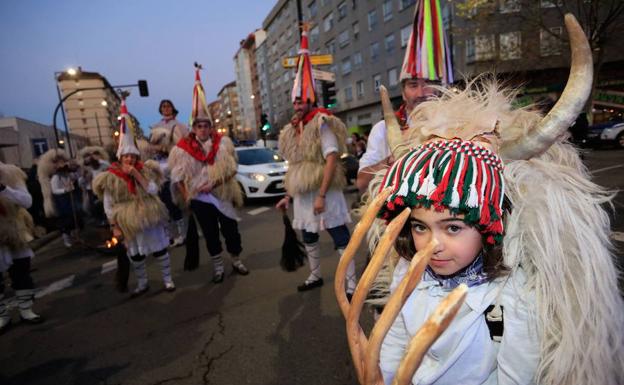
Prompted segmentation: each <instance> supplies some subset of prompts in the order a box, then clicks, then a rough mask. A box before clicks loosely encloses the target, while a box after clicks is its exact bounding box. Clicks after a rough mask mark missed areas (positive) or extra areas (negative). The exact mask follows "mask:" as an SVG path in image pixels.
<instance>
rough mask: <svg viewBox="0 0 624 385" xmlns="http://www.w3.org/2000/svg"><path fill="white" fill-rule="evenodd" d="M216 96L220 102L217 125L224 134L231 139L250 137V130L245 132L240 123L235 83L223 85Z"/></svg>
mask: <svg viewBox="0 0 624 385" xmlns="http://www.w3.org/2000/svg"><path fill="white" fill-rule="evenodd" d="M217 95H218V97H219V101H220V102H221V114H220V116H219V117H218V119H219V124H220V125H221V126H222V127H223V128H225V130H226V134H227V135H228V136H230V137H231V138H234V139H238V140H243V139H246V138H247V135H251V129H249V130H248V131H245V130H244V128H243V124H242V122H241V113H240V109H239V102H238V93H237V92H236V81H233V82H230V83H228V84H226V85H224V86H223V88H221V90H220V91H219V93H218V94H217Z"/></svg>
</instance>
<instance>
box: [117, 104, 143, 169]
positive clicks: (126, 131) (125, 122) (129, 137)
mask: <svg viewBox="0 0 624 385" xmlns="http://www.w3.org/2000/svg"><path fill="white" fill-rule="evenodd" d="M119 116H120V120H119V147H118V148H117V158H120V157H121V156H122V155H128V154H134V155H136V156H139V157H140V156H141V152H140V151H139V149H138V147H137V144H136V137H135V134H134V126H133V123H132V119H131V118H130V114H128V107H127V106H126V97H125V96H122V97H121V108H120V109H119Z"/></svg>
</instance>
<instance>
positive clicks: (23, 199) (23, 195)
mask: <svg viewBox="0 0 624 385" xmlns="http://www.w3.org/2000/svg"><path fill="white" fill-rule="evenodd" d="M31 203H32V198H31V196H30V194H29V193H28V190H27V189H26V174H24V172H23V171H22V170H20V169H19V168H18V167H16V166H14V165H10V164H4V163H2V162H0V333H2V332H3V331H4V330H6V328H8V327H9V326H10V324H11V316H10V314H9V312H8V309H7V302H8V301H6V300H5V299H4V282H3V275H4V272H5V271H8V272H9V276H10V277H11V287H12V288H13V290H15V298H16V302H17V308H18V310H19V313H20V317H21V319H22V320H23V321H25V322H27V323H40V322H42V321H43V318H42V317H41V316H39V315H37V314H36V313H35V312H33V310H32V306H33V301H34V298H35V290H34V288H35V286H34V283H33V280H32V277H31V276H30V259H31V258H33V257H34V255H35V254H34V253H33V251H32V249H30V248H29V247H28V244H27V243H28V242H30V241H31V240H33V239H34V237H33V231H34V223H33V220H32V217H31V216H30V214H29V213H28V211H26V209H27V208H29V207H30V205H31Z"/></svg>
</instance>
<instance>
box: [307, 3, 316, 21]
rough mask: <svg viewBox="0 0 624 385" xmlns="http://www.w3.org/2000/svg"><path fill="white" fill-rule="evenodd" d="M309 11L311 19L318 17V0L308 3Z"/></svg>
mask: <svg viewBox="0 0 624 385" xmlns="http://www.w3.org/2000/svg"><path fill="white" fill-rule="evenodd" d="M308 12H309V13H310V19H312V18H315V17H316V15H317V14H318V7H317V6H316V1H313V2H311V3H310V4H309V5H308Z"/></svg>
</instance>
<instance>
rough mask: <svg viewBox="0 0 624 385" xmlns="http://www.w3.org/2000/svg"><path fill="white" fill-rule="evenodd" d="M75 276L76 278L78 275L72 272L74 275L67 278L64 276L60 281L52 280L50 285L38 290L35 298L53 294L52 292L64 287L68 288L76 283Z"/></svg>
mask: <svg viewBox="0 0 624 385" xmlns="http://www.w3.org/2000/svg"><path fill="white" fill-rule="evenodd" d="M74 278H76V276H75V275H74V274H72V275H70V276H69V277H67V278H63V279H61V280H59V281H56V282H52V283H51V284H50V285H48V286H47V287H45V288H44V289H42V290H40V291H38V292H37V293H36V294H35V298H41V297H43V296H45V295H48V294H52V293H55V292H57V291H61V290H63V289H66V288H68V287H70V286H71V285H73V284H74Z"/></svg>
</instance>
